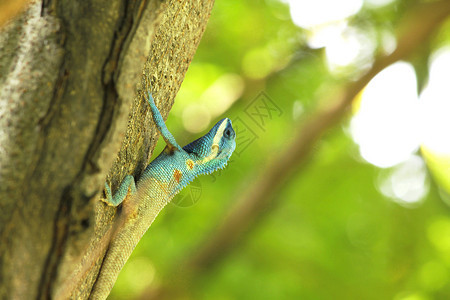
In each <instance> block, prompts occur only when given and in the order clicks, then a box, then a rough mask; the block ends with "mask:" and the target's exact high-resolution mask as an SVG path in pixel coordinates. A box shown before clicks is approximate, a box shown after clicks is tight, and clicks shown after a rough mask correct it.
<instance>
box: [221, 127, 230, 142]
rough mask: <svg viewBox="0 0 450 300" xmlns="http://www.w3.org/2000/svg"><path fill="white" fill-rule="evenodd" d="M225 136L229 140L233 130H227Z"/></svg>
mask: <svg viewBox="0 0 450 300" xmlns="http://www.w3.org/2000/svg"><path fill="white" fill-rule="evenodd" d="M223 136H224V137H226V138H227V139H229V138H230V137H231V130H230V129H229V128H227V129H225V131H224V132H223Z"/></svg>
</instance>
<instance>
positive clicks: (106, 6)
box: [0, 0, 213, 299]
mask: <svg viewBox="0 0 450 300" xmlns="http://www.w3.org/2000/svg"><path fill="white" fill-rule="evenodd" d="M212 5H213V1H212V0H198V1H175V0H168V1H157V0H153V1H145V0H142V1H139V0H136V1H117V0H113V1H111V0H108V1H106V0H90V1H51V0H46V1H43V2H41V1H34V2H31V3H30V4H29V6H28V8H27V9H26V10H25V11H24V12H23V13H22V14H20V15H19V16H18V18H17V19H16V20H14V21H12V22H11V23H9V24H7V25H5V26H4V27H3V28H1V29H0V91H1V92H0V93H1V94H0V211H1V214H0V299H36V298H41V299H42V298H54V297H55V293H57V292H58V289H60V287H61V286H62V285H63V283H64V282H65V281H66V279H67V278H69V276H70V274H71V273H72V272H73V270H74V269H75V267H76V266H77V265H78V264H79V263H80V261H81V259H82V258H83V257H86V256H89V255H91V256H92V255H96V256H98V257H95V260H96V261H97V263H96V264H95V266H94V267H93V268H92V269H90V270H89V272H88V274H87V275H88V276H87V278H86V280H84V281H83V282H80V283H76V285H77V286H76V294H72V297H73V298H81V299H84V298H88V297H89V293H90V290H91V288H92V285H93V283H94V282H95V279H96V276H97V273H98V269H99V267H100V264H101V259H102V256H103V254H104V253H102V252H98V251H97V252H98V253H97V252H95V251H92V247H91V248H89V245H93V244H95V241H98V240H99V239H100V238H101V236H102V234H103V233H104V232H105V231H106V230H107V229H108V227H109V225H110V224H111V222H112V220H113V218H114V214H115V211H116V209H115V208H113V207H107V206H106V205H104V204H103V203H102V202H100V201H98V200H99V197H100V196H101V195H102V190H103V187H104V181H105V178H106V174H107V173H108V171H110V172H109V174H110V176H109V178H108V182H110V183H111V186H112V188H113V191H114V190H115V187H117V185H118V184H119V183H120V181H121V179H122V178H123V177H124V176H125V175H127V174H132V175H139V174H140V173H141V172H142V170H143V169H144V168H145V166H146V164H147V162H148V157H149V155H150V152H151V149H153V146H154V145H155V143H156V141H157V139H156V135H157V132H156V129H155V128H154V127H153V126H151V124H152V121H151V115H150V114H149V113H148V109H147V106H146V105H145V103H143V102H141V97H139V95H140V94H141V93H142V91H145V87H143V88H142V89H141V88H139V86H140V85H139V84H138V82H139V79H140V77H141V76H140V75H141V74H142V73H143V70H145V72H146V73H147V74H148V75H149V76H150V79H151V84H152V87H151V89H152V92H153V96H154V98H155V100H156V102H157V104H158V107H160V110H161V113H162V114H163V115H167V113H168V110H169V109H170V107H171V105H172V104H173V100H174V97H175V95H176V93H177V91H178V89H179V87H180V84H181V82H182V80H183V77H184V74H185V72H186V70H187V68H188V65H189V63H190V61H191V60H192V57H193V55H194V53H195V50H196V48H197V46H198V43H199V41H200V38H201V36H202V33H203V31H204V28H205V26H206V22H207V20H208V18H209V14H210V11H211V9H212ZM136 86H138V88H136ZM136 91H138V92H137V93H136ZM117 153H119V155H118V156H117ZM114 160H115V161H114ZM113 163H114V164H113ZM111 165H113V167H112V169H111ZM110 169H111V170H110Z"/></svg>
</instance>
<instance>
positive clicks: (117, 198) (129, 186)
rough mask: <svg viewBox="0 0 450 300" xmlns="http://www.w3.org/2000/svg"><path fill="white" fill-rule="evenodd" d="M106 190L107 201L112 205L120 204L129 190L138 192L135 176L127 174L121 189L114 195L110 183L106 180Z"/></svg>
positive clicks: (132, 192) (105, 200)
mask: <svg viewBox="0 0 450 300" xmlns="http://www.w3.org/2000/svg"><path fill="white" fill-rule="evenodd" d="M105 191H106V199H104V202H106V203H107V204H108V205H110V206H118V205H119V204H120V203H122V202H123V200H124V199H125V198H126V197H127V195H128V192H131V194H134V193H135V192H136V184H135V182H134V177H133V176H132V175H127V176H125V178H124V179H123V180H122V183H121V184H120V186H119V189H118V190H117V191H116V193H115V194H114V196H112V193H111V188H110V187H109V185H108V183H106V182H105Z"/></svg>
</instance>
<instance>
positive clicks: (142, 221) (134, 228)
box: [91, 92, 236, 299]
mask: <svg viewBox="0 0 450 300" xmlns="http://www.w3.org/2000/svg"><path fill="white" fill-rule="evenodd" d="M146 98H147V101H148V103H149V105H150V109H151V112H152V116H153V120H154V122H155V124H156V126H157V129H158V131H159V132H160V133H161V135H162V137H163V138H164V141H165V142H166V144H167V145H166V147H165V148H164V150H163V151H162V152H161V154H159V156H158V157H157V158H155V159H154V160H153V161H152V162H151V163H150V164H149V165H148V166H147V168H146V169H145V171H144V173H143V174H142V175H141V177H140V179H139V181H138V182H137V183H136V184H135V181H134V177H133V176H131V175H127V176H126V177H125V178H124V179H123V181H122V183H121V184H120V187H119V188H118V190H117V192H116V193H115V194H114V196H112V194H111V189H110V187H109V185H108V184H106V183H105V190H106V199H105V200H104V201H106V202H107V203H108V204H109V205H113V206H117V205H119V204H121V203H123V204H122V206H123V207H122V211H121V214H120V215H119V218H118V221H117V222H115V224H114V225H115V226H114V227H113V229H112V230H111V234H110V235H111V237H110V239H109V240H110V242H109V245H108V250H107V252H106V255H105V258H104V260H103V263H102V266H101V269H100V272H99V275H98V277H97V281H96V283H95V285H94V288H93V291H92V293H91V298H92V299H106V297H107V296H108V294H109V292H110V291H111V289H112V287H113V285H114V282H115V281H116V279H117V276H118V274H119V272H120V270H121V269H122V267H123V265H124V264H125V262H126V261H127V260H128V258H129V256H130V255H131V252H132V251H133V249H134V247H135V246H136V245H137V243H138V242H139V240H140V239H141V237H142V236H143V234H144V233H145V232H146V231H147V229H148V228H149V227H150V225H151V223H152V222H153V220H154V219H155V217H156V216H157V215H158V213H159V212H160V211H161V209H162V208H163V207H164V206H165V205H166V204H167V203H168V202H170V200H171V199H172V198H173V197H174V196H175V195H176V194H177V193H178V192H179V191H180V190H181V189H182V188H184V187H185V186H186V185H188V184H189V183H190V182H191V181H192V180H193V179H194V178H195V177H197V176H198V175H201V174H210V173H211V172H214V171H215V170H217V169H219V168H224V167H225V166H226V164H227V162H228V159H229V158H230V156H231V154H232V153H233V151H234V149H235V147H236V142H235V137H236V134H235V131H234V130H233V127H232V125H231V121H230V120H229V119H228V118H225V119H222V120H220V121H219V122H217V124H216V125H214V127H213V128H212V129H211V130H210V131H209V132H208V133H207V134H205V135H204V136H202V137H201V138H199V139H197V140H195V141H193V142H192V143H190V144H188V145H186V146H184V147H183V148H182V147H180V146H179V145H178V143H177V142H176V141H175V138H174V137H173V135H172V134H171V133H170V132H169V130H168V129H167V127H166V124H165V123H164V120H163V118H162V116H161V114H160V112H159V110H158V108H157V107H156V105H155V102H154V100H153V97H152V95H151V93H150V92H148V95H147V97H146Z"/></svg>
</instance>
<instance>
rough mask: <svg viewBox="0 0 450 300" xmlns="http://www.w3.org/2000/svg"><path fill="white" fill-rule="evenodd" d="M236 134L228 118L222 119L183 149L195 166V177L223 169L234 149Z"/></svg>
mask: <svg viewBox="0 0 450 300" xmlns="http://www.w3.org/2000/svg"><path fill="white" fill-rule="evenodd" d="M235 138H236V133H235V132H234V129H233V126H232V125H231V121H230V119H228V118H225V119H222V120H220V121H219V122H217V124H216V125H214V127H213V128H211V130H210V131H209V132H208V133H207V134H205V135H204V136H202V137H201V138H199V139H197V140H195V141H193V142H192V143H190V144H188V145H186V146H184V147H183V149H184V150H185V151H186V152H187V153H188V154H189V156H190V157H191V159H192V160H193V162H194V163H195V165H196V169H197V170H196V171H197V172H198V173H197V175H200V174H209V173H211V172H214V171H215V170H217V169H219V168H220V169H221V168H224V167H225V166H226V165H227V162H228V159H229V158H230V156H231V154H232V153H233V151H234V149H235V148H236V141H235Z"/></svg>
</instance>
